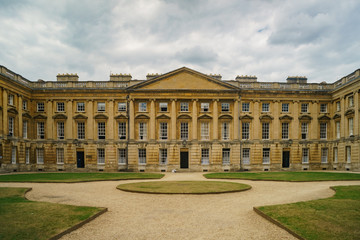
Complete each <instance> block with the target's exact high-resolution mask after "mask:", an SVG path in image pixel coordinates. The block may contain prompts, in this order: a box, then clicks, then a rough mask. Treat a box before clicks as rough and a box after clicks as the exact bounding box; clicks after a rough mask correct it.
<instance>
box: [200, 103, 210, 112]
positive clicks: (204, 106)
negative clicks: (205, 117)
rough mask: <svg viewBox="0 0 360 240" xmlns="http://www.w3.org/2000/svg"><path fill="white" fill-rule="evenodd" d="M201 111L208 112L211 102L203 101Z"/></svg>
mask: <svg viewBox="0 0 360 240" xmlns="http://www.w3.org/2000/svg"><path fill="white" fill-rule="evenodd" d="M201 111H202V112H208V111H209V103H201Z"/></svg>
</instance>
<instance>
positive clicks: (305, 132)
mask: <svg viewBox="0 0 360 240" xmlns="http://www.w3.org/2000/svg"><path fill="white" fill-rule="evenodd" d="M307 138H308V123H301V139H307Z"/></svg>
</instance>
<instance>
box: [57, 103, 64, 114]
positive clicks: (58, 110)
mask: <svg viewBox="0 0 360 240" xmlns="http://www.w3.org/2000/svg"><path fill="white" fill-rule="evenodd" d="M56 111H57V112H65V103H64V102H57V103H56Z"/></svg>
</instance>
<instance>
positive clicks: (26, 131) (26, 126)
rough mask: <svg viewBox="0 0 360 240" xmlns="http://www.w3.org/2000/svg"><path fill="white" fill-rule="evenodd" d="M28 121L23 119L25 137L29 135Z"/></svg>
mask: <svg viewBox="0 0 360 240" xmlns="http://www.w3.org/2000/svg"><path fill="white" fill-rule="evenodd" d="M27 133H28V122H27V121H23V138H25V139H26V138H27V137H28V134H27Z"/></svg>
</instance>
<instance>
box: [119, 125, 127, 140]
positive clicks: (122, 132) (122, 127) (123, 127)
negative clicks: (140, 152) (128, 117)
mask: <svg viewBox="0 0 360 240" xmlns="http://www.w3.org/2000/svg"><path fill="white" fill-rule="evenodd" d="M119 139H126V122H120V123H119Z"/></svg>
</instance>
